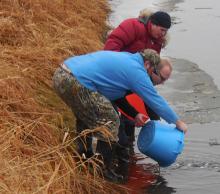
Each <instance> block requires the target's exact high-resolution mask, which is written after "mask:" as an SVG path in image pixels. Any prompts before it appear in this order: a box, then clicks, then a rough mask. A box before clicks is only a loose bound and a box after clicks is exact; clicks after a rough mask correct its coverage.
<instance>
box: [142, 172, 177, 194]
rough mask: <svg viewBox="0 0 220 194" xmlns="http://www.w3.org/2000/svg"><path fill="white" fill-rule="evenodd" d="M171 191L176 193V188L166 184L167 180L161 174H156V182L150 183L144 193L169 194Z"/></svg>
mask: <svg viewBox="0 0 220 194" xmlns="http://www.w3.org/2000/svg"><path fill="white" fill-rule="evenodd" d="M171 193H176V190H175V189H174V188H172V187H169V186H167V181H166V180H165V179H164V178H163V177H162V176H158V177H157V181H156V183H154V184H152V185H151V186H150V187H149V188H147V190H146V194H171Z"/></svg>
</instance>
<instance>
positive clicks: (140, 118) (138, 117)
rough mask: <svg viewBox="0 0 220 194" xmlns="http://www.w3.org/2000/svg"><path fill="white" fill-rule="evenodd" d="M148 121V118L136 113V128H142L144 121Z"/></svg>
mask: <svg viewBox="0 0 220 194" xmlns="http://www.w3.org/2000/svg"><path fill="white" fill-rule="evenodd" d="M148 119H149V117H148V116H146V115H144V114H142V113H138V114H137V115H136V117H135V119H134V120H135V126H136V127H142V126H143V125H144V124H145V123H146V121H147V120H148Z"/></svg>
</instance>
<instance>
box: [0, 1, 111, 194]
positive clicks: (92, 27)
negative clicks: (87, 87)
mask: <svg viewBox="0 0 220 194" xmlns="http://www.w3.org/2000/svg"><path fill="white" fill-rule="evenodd" d="M106 3H107V2H106V1H105V0H89V1H88V0H50V1H49V0H48V1H46V0H2V1H0V69H1V71H0V158H1V160H0V193H111V189H112V188H111V187H112V185H110V186H109V184H105V182H104V181H103V180H102V179H100V178H98V177H96V176H95V178H94V177H93V176H91V175H90V174H89V173H88V169H87V167H86V165H84V164H83V163H82V162H81V161H80V158H78V159H76V158H77V154H76V153H75V158H74V157H73V156H74V154H73V153H74V151H75V150H74V147H72V145H71V142H72V141H71V140H72V139H71V138H70V137H69V136H68V137H67V138H66V139H65V138H64V136H65V134H64V131H70V129H73V126H74V117H73V116H72V114H71V112H70V111H69V110H68V108H67V107H66V106H65V105H64V104H63V103H62V102H61V100H60V99H59V98H58V97H57V96H56V94H55V93H54V91H53V89H52V81H51V78H52V75H53V72H54V70H55V68H56V67H57V66H58V64H59V63H60V62H62V60H63V59H65V58H66V57H68V56H70V55H73V54H82V53H86V52H91V51H95V50H99V49H102V47H103V43H102V39H103V33H104V31H105V30H106V24H105V20H106V17H107V12H108V11H109V10H108V7H107V5H106ZM64 140H65V141H64ZM93 164H94V166H96V163H95V162H94V163H93ZM113 193H115V191H114V192H113Z"/></svg>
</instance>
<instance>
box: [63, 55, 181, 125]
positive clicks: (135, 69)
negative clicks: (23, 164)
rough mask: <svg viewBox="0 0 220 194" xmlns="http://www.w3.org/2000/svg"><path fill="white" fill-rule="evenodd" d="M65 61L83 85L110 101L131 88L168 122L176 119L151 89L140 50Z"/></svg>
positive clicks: (164, 102) (155, 91) (87, 56)
mask: <svg viewBox="0 0 220 194" xmlns="http://www.w3.org/2000/svg"><path fill="white" fill-rule="evenodd" d="M64 63H65V64H66V65H67V67H68V68H69V69H70V70H71V72H72V73H73V75H74V76H75V77H76V79H77V80H78V81H79V82H80V83H81V84H82V85H83V86H85V87H86V88H88V89H90V90H92V91H97V92H99V93H100V94H102V95H104V96H105V97H106V98H108V99H109V100H110V101H112V100H116V99H118V98H122V97H123V96H124V95H125V94H126V92H127V91H129V90H130V91H132V92H133V93H136V94H137V95H139V96H140V97H141V98H142V99H143V100H144V102H145V103H146V104H147V105H148V106H149V107H150V108H151V109H152V110H153V111H154V112H155V113H157V114H158V115H159V116H160V117H162V118H163V119H164V120H165V121H167V122H168V123H176V121H177V120H178V119H179V117H178V116H177V114H176V113H175V112H174V111H173V110H172V109H171V108H170V106H169V105H168V103H167V102H166V100H165V99H164V98H163V97H161V96H160V95H159V94H158V92H157V90H156V89H155V88H154V86H153V84H152V82H151V80H150V77H149V75H148V73H147V71H146V70H145V68H144V61H143V58H142V56H141V55H140V54H139V53H135V54H131V53H127V52H114V51H98V52H94V53H90V54H86V55H81V56H75V57H71V58H69V59H67V60H65V61H64ZM128 64H129V65H128Z"/></svg>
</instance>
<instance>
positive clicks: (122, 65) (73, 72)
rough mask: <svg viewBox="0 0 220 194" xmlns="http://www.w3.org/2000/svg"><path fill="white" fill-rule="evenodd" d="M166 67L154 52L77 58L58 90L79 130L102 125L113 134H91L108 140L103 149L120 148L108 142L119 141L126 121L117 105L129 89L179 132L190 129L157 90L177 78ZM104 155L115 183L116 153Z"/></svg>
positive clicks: (64, 69) (61, 75) (60, 76)
mask: <svg viewBox="0 0 220 194" xmlns="http://www.w3.org/2000/svg"><path fill="white" fill-rule="evenodd" d="M164 61H165V60H164ZM164 61H163V63H164ZM161 63H162V60H161V59H160V57H159V55H158V54H156V53H155V52H154V51H152V50H151V49H146V50H144V51H143V52H138V53H134V54H132V53H127V52H114V51H97V52H93V53H89V54H85V55H80V56H74V57H70V58H68V59H66V60H65V61H64V62H63V63H62V64H61V66H60V67H59V68H58V69H57V70H56V71H55V74H54V77H53V81H54V87H55V90H56V92H57V93H58V95H59V96H60V97H61V98H62V99H63V100H64V102H65V103H66V104H67V105H68V106H69V107H70V108H71V109H72V111H73V113H74V115H75V117H76V125H77V126H76V128H77V129H76V130H77V132H78V133H80V132H82V131H84V130H85V129H96V128H100V127H101V129H103V130H101V131H105V132H108V133H109V134H110V135H108V137H106V136H105V135H104V133H102V132H101V131H98V130H96V131H93V133H92V134H91V136H93V137H96V138H97V139H98V140H100V141H102V142H103V144H102V147H104V148H106V150H107V149H113V147H114V146H108V144H109V143H108V142H109V140H110V141H111V142H113V143H115V142H117V134H118V128H119V124H120V123H119V116H118V113H117V111H116V110H115V108H114V106H113V105H112V102H114V101H117V99H120V98H122V97H123V96H125V95H126V93H127V92H128V91H131V92H132V93H136V94H137V95H139V96H140V97H141V98H142V99H143V100H144V102H145V103H146V104H147V105H148V106H149V107H150V108H151V109H152V110H153V111H154V112H155V113H157V114H158V115H159V116H160V117H161V118H163V119H164V120H165V121H167V122H168V123H173V124H176V127H177V128H178V129H179V130H182V131H184V132H186V131H187V125H186V124H185V123H184V122H183V121H182V120H181V119H180V118H179V116H178V115H177V114H176V113H175V112H174V110H173V109H172V108H171V107H170V106H169V104H168V103H167V101H166V100H165V99H164V98H163V97H162V96H160V95H159V93H158V92H157V90H156V89H155V87H154V84H159V83H163V82H164V81H166V80H167V79H168V78H169V76H170V74H171V69H170V71H168V72H167V73H166V72H165V73H164V72H162V71H161V69H162V68H161V66H163V65H161ZM165 63H168V62H166V61H165ZM128 64H129V65H128ZM167 67H168V66H167ZM168 70H169V68H168ZM162 74H163V75H162ZM135 121H136V123H137V125H139V126H142V125H144V123H145V115H143V114H141V113H139V114H137V115H136V117H135ZM102 150H103V149H102ZM84 151H85V150H84ZM86 151H88V150H86ZM111 151H112V150H111ZM82 152H83V151H82ZM104 152H105V151H103V153H101V155H102V156H103V160H104V172H105V171H106V172H107V173H106V174H107V178H109V179H110V180H111V178H112V177H113V179H114V176H115V174H114V172H112V169H111V165H112V161H111V159H109V156H108V155H109V153H110V152H107V151H106V153H107V154H106V153H104ZM106 155H107V157H106ZM109 172H110V173H109ZM104 174H105V173H104ZM109 174H111V175H109Z"/></svg>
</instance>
